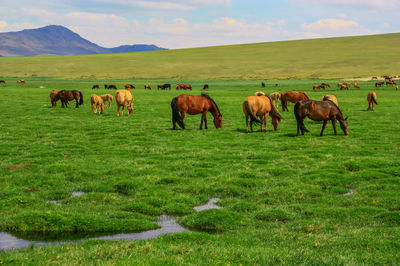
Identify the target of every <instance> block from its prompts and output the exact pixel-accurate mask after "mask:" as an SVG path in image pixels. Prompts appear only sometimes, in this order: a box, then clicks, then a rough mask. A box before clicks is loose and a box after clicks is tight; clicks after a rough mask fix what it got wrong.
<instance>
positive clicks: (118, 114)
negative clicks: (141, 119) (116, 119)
mask: <svg viewBox="0 0 400 266" xmlns="http://www.w3.org/2000/svg"><path fill="white" fill-rule="evenodd" d="M119 107H120V105H119V104H118V103H117V116H120V113H119Z"/></svg>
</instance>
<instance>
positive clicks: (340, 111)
mask: <svg viewBox="0 0 400 266" xmlns="http://www.w3.org/2000/svg"><path fill="white" fill-rule="evenodd" d="M324 102H330V103H332V104H333V106H335V107H336V108H337V109H338V110H339V113H340V115H341V116H342V117H343V118H344V116H343V113H342V110H340V108H339V106H337V105H336V103H334V102H332V101H331V100H328V99H326V100H325V101H324Z"/></svg>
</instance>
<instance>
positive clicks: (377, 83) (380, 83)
mask: <svg viewBox="0 0 400 266" xmlns="http://www.w3.org/2000/svg"><path fill="white" fill-rule="evenodd" d="M383 84H385V82H384V81H379V82H376V83H375V87H382V85H383Z"/></svg>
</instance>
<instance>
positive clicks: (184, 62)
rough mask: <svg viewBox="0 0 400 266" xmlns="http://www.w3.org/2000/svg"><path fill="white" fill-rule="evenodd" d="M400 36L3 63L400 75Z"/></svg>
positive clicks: (12, 68)
mask: <svg viewBox="0 0 400 266" xmlns="http://www.w3.org/2000/svg"><path fill="white" fill-rule="evenodd" d="M399 54H400V33H394V34H384V35H370V36H357V37H341V38H327V39H312V40H298V41H283V42H268V43H254V44H244V45H230V46H217V47H205V48H191V49H178V50H168V51H156V52H141V53H127V54H104V55H84V56H56V57H13V58H12V57H6V58H0V76H2V77H25V78H28V77H32V76H33V77H35V76H39V77H57V78H95V79H103V78H105V79H116V78H125V79H127V78H129V79H130V78H172V79H182V78H186V79H187V78H190V79H281V78H284V79H285V78H295V79H298V78H352V77H368V76H375V75H383V74H388V75H399V74H400V73H398V72H400V71H399V69H400V57H399V56H398V55H399Z"/></svg>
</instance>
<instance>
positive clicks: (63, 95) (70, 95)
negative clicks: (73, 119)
mask: <svg viewBox="0 0 400 266" xmlns="http://www.w3.org/2000/svg"><path fill="white" fill-rule="evenodd" d="M74 99H75V101H76V105H75V108H78V107H79V105H82V104H83V95H82V92H80V91H77V90H72V91H68V90H61V91H59V92H58V93H57V94H56V96H54V99H53V101H54V102H57V101H58V100H61V103H62V104H61V107H62V108H64V105H65V107H68V102H69V101H72V100H74Z"/></svg>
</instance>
